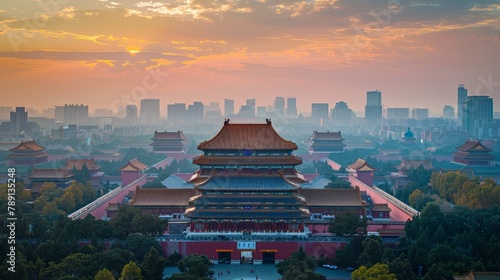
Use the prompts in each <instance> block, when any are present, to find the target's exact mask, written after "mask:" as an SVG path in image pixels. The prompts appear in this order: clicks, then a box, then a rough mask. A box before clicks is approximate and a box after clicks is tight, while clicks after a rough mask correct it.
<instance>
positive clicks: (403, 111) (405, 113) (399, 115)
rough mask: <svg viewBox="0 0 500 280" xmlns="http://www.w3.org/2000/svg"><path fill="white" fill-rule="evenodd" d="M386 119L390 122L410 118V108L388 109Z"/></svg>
mask: <svg viewBox="0 0 500 280" xmlns="http://www.w3.org/2000/svg"><path fill="white" fill-rule="evenodd" d="M385 118H386V119H390V120H400V119H409V118H410V108H387V109H385Z"/></svg>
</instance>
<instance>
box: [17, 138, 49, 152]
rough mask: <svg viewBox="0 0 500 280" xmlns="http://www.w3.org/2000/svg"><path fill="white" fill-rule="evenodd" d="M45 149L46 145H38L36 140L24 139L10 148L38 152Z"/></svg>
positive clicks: (18, 150)
mask: <svg viewBox="0 0 500 280" xmlns="http://www.w3.org/2000/svg"><path fill="white" fill-rule="evenodd" d="M43 150H45V147H43V146H40V145H38V143H36V141H35V140H32V141H26V142H24V141H22V142H21V143H20V144H19V145H17V146H15V147H14V148H11V149H9V151H11V152H37V151H43Z"/></svg>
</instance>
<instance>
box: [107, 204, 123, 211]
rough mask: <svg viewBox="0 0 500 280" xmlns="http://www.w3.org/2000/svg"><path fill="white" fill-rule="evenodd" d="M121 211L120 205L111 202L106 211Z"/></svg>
mask: <svg viewBox="0 0 500 280" xmlns="http://www.w3.org/2000/svg"><path fill="white" fill-rule="evenodd" d="M119 209H120V203H119V202H118V203H113V202H110V203H109V204H108V206H107V207H106V211H118V210H119Z"/></svg>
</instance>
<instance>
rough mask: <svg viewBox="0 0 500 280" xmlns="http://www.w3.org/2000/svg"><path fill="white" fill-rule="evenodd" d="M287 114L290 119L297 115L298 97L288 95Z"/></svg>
mask: <svg viewBox="0 0 500 280" xmlns="http://www.w3.org/2000/svg"><path fill="white" fill-rule="evenodd" d="M286 115H287V117H288V118H290V119H295V118H296V117H297V99H296V98H295V97H288V98H287V99H286Z"/></svg>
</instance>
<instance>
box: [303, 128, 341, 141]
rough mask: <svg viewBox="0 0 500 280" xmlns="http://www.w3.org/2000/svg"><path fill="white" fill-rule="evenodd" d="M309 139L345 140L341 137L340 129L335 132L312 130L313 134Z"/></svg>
mask: <svg viewBox="0 0 500 280" xmlns="http://www.w3.org/2000/svg"><path fill="white" fill-rule="evenodd" d="M309 140H336V141H343V140H345V139H344V138H342V134H341V132H340V131H337V132H330V131H326V132H321V131H316V130H315V131H314V132H313V134H312V135H311V136H310V137H309Z"/></svg>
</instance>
